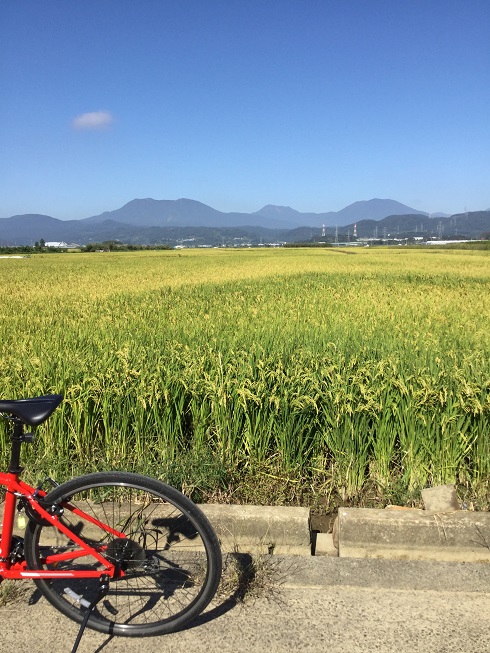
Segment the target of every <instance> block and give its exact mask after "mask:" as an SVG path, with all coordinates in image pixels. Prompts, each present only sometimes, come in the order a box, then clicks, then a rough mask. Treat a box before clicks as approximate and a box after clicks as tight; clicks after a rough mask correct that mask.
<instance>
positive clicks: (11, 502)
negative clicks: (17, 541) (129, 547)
mask: <svg viewBox="0 0 490 653" xmlns="http://www.w3.org/2000/svg"><path fill="white" fill-rule="evenodd" d="M0 485H2V486H4V487H5V488H6V493H5V503H4V513H3V521H2V532H1V536H0V580H1V579H3V578H12V579H21V578H99V577H100V576H102V575H103V574H105V575H108V576H110V577H111V578H114V576H115V575H116V568H115V566H114V565H113V564H112V563H111V562H109V561H108V560H107V558H104V555H103V553H102V552H103V551H104V550H105V549H106V548H107V547H106V546H101V547H99V548H98V549H95V548H93V547H92V546H89V545H88V544H87V543H86V542H84V541H83V540H82V539H81V538H80V537H79V536H78V535H77V534H76V533H74V532H73V531H72V530H70V528H68V527H67V526H65V525H64V524H63V523H62V521H61V520H60V519H59V517H58V515H52V514H51V513H49V512H47V510H45V508H44V507H43V506H42V505H41V504H40V503H39V501H37V500H36V497H41V498H42V497H44V496H45V495H46V492H44V491H42V490H36V489H35V488H33V487H31V486H30V485H28V484H27V483H24V482H23V481H21V480H20V479H19V475H18V474H16V473H12V472H8V473H1V472H0ZM19 497H23V498H25V499H26V500H27V501H28V502H29V505H30V507H31V509H32V510H33V511H34V512H35V513H37V514H38V515H39V517H40V518H42V519H44V520H45V521H47V522H49V523H50V524H51V526H53V527H54V528H57V529H58V530H59V531H61V532H62V533H64V534H65V535H67V536H68V537H69V539H70V540H71V541H72V542H74V543H75V544H77V545H78V546H79V547H80V549H79V550H76V551H67V552H65V553H56V554H52V555H50V556H48V557H47V558H46V559H45V562H46V563H47V564H54V563H56V562H66V561H67V560H75V559H76V558H82V557H84V556H93V557H94V558H95V559H96V560H98V561H99V562H100V563H101V565H102V567H103V568H102V569H100V570H96V571H88V570H87V571H84V570H77V571H75V570H74V571H70V570H60V571H57V570H47V569H36V570H30V569H28V568H27V564H26V562H25V560H23V561H21V562H12V561H11V560H10V554H11V547H12V536H13V531H14V519H15V507H16V501H17V498H19ZM63 509H64V510H69V511H70V512H73V514H75V515H77V516H78V517H80V519H83V520H85V521H87V522H90V523H91V524H93V525H95V526H98V527H99V528H101V529H103V530H104V531H106V532H107V533H110V534H111V535H113V536H114V537H117V538H126V535H125V534H124V533H121V532H119V531H117V530H115V529H113V528H111V527H110V526H108V525H107V524H104V523H103V522H101V521H99V520H98V519H96V518H95V517H93V516H92V515H88V514H87V513H85V512H83V510H80V509H79V508H76V507H75V506H72V505H71V504H70V503H69V502H66V503H63ZM122 576H124V572H123V571H121V570H118V571H117V577H118V578H121V577H122Z"/></svg>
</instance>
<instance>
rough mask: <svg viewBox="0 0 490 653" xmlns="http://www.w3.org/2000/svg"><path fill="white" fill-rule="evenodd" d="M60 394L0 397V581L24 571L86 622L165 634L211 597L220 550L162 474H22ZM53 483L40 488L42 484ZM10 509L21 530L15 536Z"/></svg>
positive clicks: (122, 631) (130, 632) (120, 631)
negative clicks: (4, 457)
mask: <svg viewBox="0 0 490 653" xmlns="http://www.w3.org/2000/svg"><path fill="white" fill-rule="evenodd" d="M62 399H63V398H62V396H61V395H47V396H42V397H35V398H33V399H20V400H12V401H0V414H2V416H3V417H7V418H8V419H9V420H11V421H12V422H13V432H12V433H11V435H10V439H11V443H12V446H11V455H10V465H9V469H8V472H6V473H0V485H2V486H4V487H5V500H4V512H3V521H2V532H1V535H0V582H1V581H2V580H3V579H6V578H9V579H26V578H32V579H33V580H34V582H35V583H36V585H37V587H38V589H39V590H40V591H41V592H42V594H43V595H44V596H45V597H46V598H47V599H48V601H49V602H50V603H51V604H52V605H53V606H54V607H55V608H57V609H58V610H60V611H61V612H62V613H63V614H64V615H66V616H67V617H69V618H70V619H73V620H75V621H77V622H78V623H80V624H81V626H80V631H79V634H78V638H77V641H76V643H75V647H74V649H73V651H75V650H76V648H77V646H78V643H79V641H80V638H81V635H82V633H83V630H84V628H85V626H88V627H89V628H93V629H95V630H98V631H100V632H103V633H108V634H113V635H122V636H128V637H142V636H150V635H152V636H154V635H162V634H166V633H169V632H172V631H175V630H178V629H181V628H182V627H183V626H184V625H186V624H188V623H189V622H190V621H191V620H192V619H193V618H195V617H196V616H197V615H198V614H200V613H201V612H202V611H203V610H204V609H205V608H206V606H207V605H208V604H209V602H210V601H211V599H212V598H213V596H214V594H215V592H216V589H217V587H218V584H219V581H220V577H221V552H220V547H219V543H218V539H217V537H216V534H215V533H214V530H213V528H212V526H211V525H210V523H209V521H208V520H207V518H206V517H205V516H204V514H203V513H202V512H201V510H199V508H198V507H197V506H196V505H195V504H193V503H192V501H190V499H188V498H187V497H185V496H184V495H183V494H182V493H181V492H179V491H177V490H176V489H175V488H172V487H170V486H168V485H166V484H164V483H162V482H161V481H158V480H156V479H152V478H149V477H146V476H142V475H140V474H134V473H127V472H97V473H94V474H87V475H85V476H80V477H77V478H74V479H72V480H70V481H67V482H65V483H62V484H61V485H58V484H57V483H56V482H55V481H53V480H52V479H50V478H47V479H46V480H45V481H43V483H41V484H40V485H39V486H38V487H36V488H34V487H31V486H30V485H28V484H27V483H24V482H23V481H21V480H20V474H21V472H22V469H23V468H22V467H21V466H20V452H21V445H22V444H23V443H28V442H32V441H33V438H34V434H33V433H26V432H25V426H29V427H36V426H38V425H39V424H42V423H43V422H44V421H46V420H47V419H48V417H49V416H50V415H51V414H52V413H53V412H54V410H55V409H56V407H57V406H58V405H59V404H60V402H61V401H62ZM48 483H49V484H50V485H51V489H49V491H46V490H45V489H43V488H44V486H46V484H48ZM16 512H18V513H19V516H20V518H21V520H22V519H23V521H24V522H25V532H24V537H23V538H22V537H18V536H17V535H16V534H14V522H15V516H16Z"/></svg>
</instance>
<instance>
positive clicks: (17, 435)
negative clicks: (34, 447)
mask: <svg viewBox="0 0 490 653" xmlns="http://www.w3.org/2000/svg"><path fill="white" fill-rule="evenodd" d="M13 421H14V430H13V433H12V434H11V435H10V440H11V442H12V450H11V453H10V465H9V473H10V474H20V473H21V471H22V470H23V469H24V468H23V467H21V465H20V445H21V444H22V442H23V441H24V437H23V436H24V425H23V424H22V422H21V421H20V420H18V419H14V420H13Z"/></svg>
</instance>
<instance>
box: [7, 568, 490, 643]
mask: <svg viewBox="0 0 490 653" xmlns="http://www.w3.org/2000/svg"><path fill="white" fill-rule="evenodd" d="M257 584H258V587H256V588H254V587H253V586H252V587H251V588H250V593H249V595H248V596H246V597H245V601H244V602H243V603H240V602H239V603H236V601H234V600H233V599H231V598H230V596H229V595H230V593H232V591H233V587H232V586H230V587H229V588H228V590H227V591H225V592H223V593H222V595H221V596H220V598H219V600H218V601H217V602H216V603H215V604H213V606H212V607H211V608H210V609H208V611H207V612H206V613H205V614H204V615H203V616H201V617H200V618H199V619H198V621H197V622H196V623H194V624H193V625H192V626H191V627H189V628H188V629H187V630H185V631H182V632H179V633H174V634H172V635H166V636H164V637H155V638H145V639H127V638H113V639H110V638H107V637H106V636H104V635H101V634H99V633H96V632H93V631H88V630H87V631H85V634H84V636H83V639H82V642H81V645H80V648H79V653H96V652H97V653H98V652H100V653H122V652H123V651H124V653H131V652H133V651H134V652H137V651H138V652H139V651H145V653H154V652H155V653H156V652H157V651H158V652H159V653H160V652H162V651H171V652H172V653H180V652H185V653H189V652H190V651H192V652H193V653H199V652H201V651H203V652H206V653H214V651H219V652H220V653H255V652H257V653H258V652H260V653H262V652H266V653H275V652H279V651H281V652H282V651H284V652H286V651H307V652H308V651H315V652H316V651H318V652H320V651H321V652H322V653H323V652H325V651H328V653H340V652H342V653H361V652H362V653H371V652H376V653H405V652H407V653H453V652H454V653H456V652H457V653H485V652H486V651H490V565H486V564H463V563H433V562H420V561H416V562H414V561H412V562H404V561H389V560H357V559H346V558H340V559H339V558H292V557H291V558H280V559H279V558H277V557H275V558H272V559H271V561H267V560H266V561H265V562H264V561H263V560H261V561H260V564H259V566H258V573H257ZM31 595H32V592H30V590H29V591H28V592H27V593H26V595H25V596H24V597H23V599H22V600H21V601H18V602H16V603H12V604H9V605H7V606H4V607H2V608H0V623H1V626H0V629H1V637H0V651H1V652H2V653H14V652H17V651H27V652H29V653H69V652H70V651H71V648H72V645H73V642H74V641H75V638H76V635H77V632H78V627H77V625H76V624H74V623H72V622H70V621H69V620H68V619H66V618H65V617H63V616H62V615H60V614H58V613H57V612H56V611H55V610H54V609H53V608H51V606H50V605H49V604H48V603H47V602H46V601H45V600H44V599H42V598H41V599H39V600H37V601H36V600H35V599H36V596H35V595H34V603H33V604H29V598H31V599H32V596H31Z"/></svg>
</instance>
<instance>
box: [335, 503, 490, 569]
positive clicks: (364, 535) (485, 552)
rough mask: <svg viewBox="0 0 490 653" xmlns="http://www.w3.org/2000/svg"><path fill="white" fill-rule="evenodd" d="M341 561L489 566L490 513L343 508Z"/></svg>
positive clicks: (341, 519)
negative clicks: (380, 560)
mask: <svg viewBox="0 0 490 653" xmlns="http://www.w3.org/2000/svg"><path fill="white" fill-rule="evenodd" d="M337 528H338V550H339V556H340V557H351V558H390V559H398V560H436V561H446V562H490V514H489V513H485V512H472V511H471V512H470V511H465V510H455V511H451V512H436V511H433V510H386V509H385V510H372V509H366V508H341V509H340V510H339V515H338V525H337Z"/></svg>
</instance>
